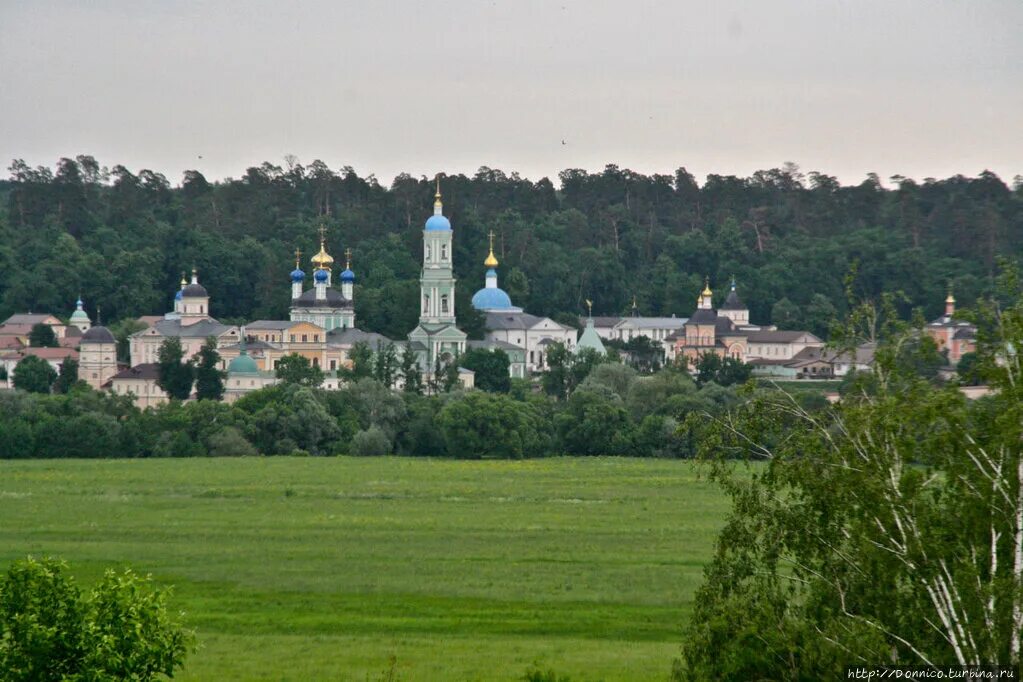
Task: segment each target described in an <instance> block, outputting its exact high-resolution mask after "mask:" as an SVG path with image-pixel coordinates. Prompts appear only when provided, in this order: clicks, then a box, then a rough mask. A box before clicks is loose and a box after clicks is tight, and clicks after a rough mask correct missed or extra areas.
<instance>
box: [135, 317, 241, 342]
mask: <svg viewBox="0 0 1023 682" xmlns="http://www.w3.org/2000/svg"><path fill="white" fill-rule="evenodd" d="M153 326H154V327H155V328H156V331H158V332H160V334H161V335H163V336H182V337H185V338H196V337H203V338H205V337H207V336H220V335H221V334H224V333H226V332H228V331H230V330H231V329H232V327H229V326H227V325H226V324H221V323H220V322H218V321H217V320H214V319H213V318H212V317H207V318H206V319H204V320H200V321H198V322H195V323H193V324H189V325H182V324H181V320H157V321H156V323H155V324H154V325H153ZM143 331H144V330H143ZM136 333H142V332H136Z"/></svg>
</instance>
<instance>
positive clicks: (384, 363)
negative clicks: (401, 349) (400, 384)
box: [373, 343, 398, 387]
mask: <svg viewBox="0 0 1023 682" xmlns="http://www.w3.org/2000/svg"><path fill="white" fill-rule="evenodd" d="M397 375H398V352H397V351H396V350H394V344H393V343H389V344H387V345H386V346H384V347H383V348H378V349H377V352H376V357H375V358H374V363H373V378H374V379H376V380H377V381H379V382H380V383H382V384H383V385H384V386H387V387H391V386H394V380H395V378H396V377H397Z"/></svg>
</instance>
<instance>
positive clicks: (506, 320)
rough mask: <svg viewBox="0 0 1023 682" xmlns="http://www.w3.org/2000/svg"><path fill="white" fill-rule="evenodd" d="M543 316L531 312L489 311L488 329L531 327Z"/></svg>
mask: <svg viewBox="0 0 1023 682" xmlns="http://www.w3.org/2000/svg"><path fill="white" fill-rule="evenodd" d="M543 319H544V318H542V317H537V316H536V315H530V314H529V313H499V312H492V313H487V323H486V324H487V329H531V328H532V327H534V326H536V324H537V323H538V322H540V321H541V320H543Z"/></svg>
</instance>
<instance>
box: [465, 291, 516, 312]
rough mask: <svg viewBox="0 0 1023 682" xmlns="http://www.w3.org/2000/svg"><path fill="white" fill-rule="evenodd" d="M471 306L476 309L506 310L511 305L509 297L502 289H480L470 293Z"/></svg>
mask: <svg viewBox="0 0 1023 682" xmlns="http://www.w3.org/2000/svg"><path fill="white" fill-rule="evenodd" d="M472 307H473V308H475V309H476V310H507V309H508V308H511V307H513V306H512V302H511V297H510V296H509V295H508V294H506V293H505V291H504V289H498V288H496V287H495V288H493V289H480V290H479V291H477V292H476V293H475V294H473V295H472Z"/></svg>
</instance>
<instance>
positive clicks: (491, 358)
mask: <svg viewBox="0 0 1023 682" xmlns="http://www.w3.org/2000/svg"><path fill="white" fill-rule="evenodd" d="M458 364H459V365H461V366H462V367H465V368H466V369H470V370H472V371H473V372H475V374H476V376H475V381H476V388H478V389H481V390H483V391H489V392H491V393H507V392H508V391H509V390H510V389H511V377H510V375H509V374H508V365H509V361H508V354H507V353H505V352H504V351H503V350H501V349H500V348H494V349H493V350H490V349H487V348H472V349H470V350H467V351H466V352H465V353H463V354H462V356H461V357H460V358H459V359H458Z"/></svg>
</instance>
